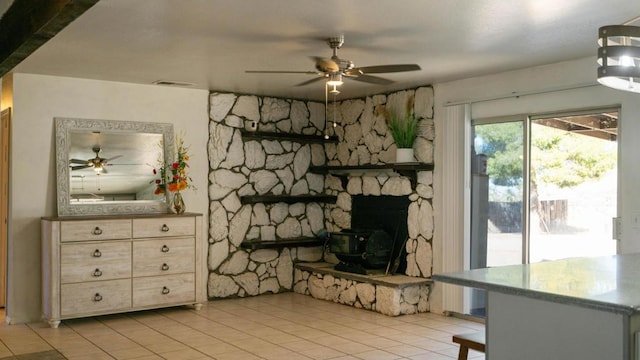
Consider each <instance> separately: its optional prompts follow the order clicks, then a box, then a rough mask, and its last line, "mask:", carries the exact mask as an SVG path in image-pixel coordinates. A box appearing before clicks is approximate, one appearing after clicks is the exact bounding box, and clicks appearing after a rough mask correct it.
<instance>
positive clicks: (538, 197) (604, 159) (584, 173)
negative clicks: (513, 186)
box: [529, 112, 618, 263]
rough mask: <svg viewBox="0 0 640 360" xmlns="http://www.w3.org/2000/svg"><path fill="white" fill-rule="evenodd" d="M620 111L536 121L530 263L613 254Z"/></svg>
mask: <svg viewBox="0 0 640 360" xmlns="http://www.w3.org/2000/svg"><path fill="white" fill-rule="evenodd" d="M617 119H618V114H617V112H607V113H599V114H589V115H577V116H563V117H550V118H543V119H535V120H532V121H531V166H530V172H531V180H530V181H531V186H530V188H531V190H530V199H531V200H530V203H531V222H530V229H529V249H530V253H529V261H530V262H532V263H534V262H539V261H546V260H557V259H562V258H568V257H576V256H599V255H614V254H615V253H616V245H617V244H616V242H615V241H613V240H612V221H611V219H612V218H613V217H615V216H616V214H617V193H618V191H617V183H618V180H617V152H618V143H617Z"/></svg>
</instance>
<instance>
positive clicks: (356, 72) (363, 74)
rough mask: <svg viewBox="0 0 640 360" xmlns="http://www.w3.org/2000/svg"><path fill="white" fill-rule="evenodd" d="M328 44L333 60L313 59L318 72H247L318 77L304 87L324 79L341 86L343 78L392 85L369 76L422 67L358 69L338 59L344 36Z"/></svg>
mask: <svg viewBox="0 0 640 360" xmlns="http://www.w3.org/2000/svg"><path fill="white" fill-rule="evenodd" d="M327 44H329V47H331V49H332V50H333V56H331V58H323V57H319V56H314V57H312V59H313V60H314V61H315V67H316V71H287V70H283V71H278V70H264V71H263V70H247V71H245V72H247V73H262V74H309V75H316V76H317V77H315V78H313V79H311V80H307V81H303V82H301V83H299V84H297V85H296V86H304V85H308V84H311V83H314V82H316V81H320V80H323V79H328V85H341V84H342V79H343V78H348V79H352V80H356V81H361V82H365V83H369V84H376V85H388V84H392V83H393V82H394V81H393V80H389V79H385V78H381V77H378V76H373V75H369V74H383V73H393V72H405V71H416V70H420V66H418V65H417V64H395V65H377V66H364V67H356V66H355V64H354V63H353V61H351V60H346V59H341V58H339V57H338V49H340V48H341V47H342V45H343V44H344V36H343V35H340V36H336V37H331V38H329V39H327Z"/></svg>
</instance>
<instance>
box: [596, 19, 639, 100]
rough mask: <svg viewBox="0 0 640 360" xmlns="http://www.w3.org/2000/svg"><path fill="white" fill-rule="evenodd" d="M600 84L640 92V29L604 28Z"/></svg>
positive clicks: (601, 29)
mask: <svg viewBox="0 0 640 360" xmlns="http://www.w3.org/2000/svg"><path fill="white" fill-rule="evenodd" d="M598 45H599V47H598V64H599V65H600V66H599V67H598V82H599V83H600V84H602V85H604V86H607V87H611V88H614V89H618V90H624V91H631V92H635V93H640V27H639V26H630V25H609V26H603V27H601V28H600V29H599V31H598Z"/></svg>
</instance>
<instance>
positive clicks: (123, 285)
mask: <svg viewBox="0 0 640 360" xmlns="http://www.w3.org/2000/svg"><path fill="white" fill-rule="evenodd" d="M130 307H131V280H130V279H121V280H108V281H92V282H88V283H78V284H63V285H61V286H60V315H61V316H63V317H65V316H70V315H83V314H84V315H91V314H94V313H95V314H97V313H102V312H106V311H114V310H128V309H129V308H130Z"/></svg>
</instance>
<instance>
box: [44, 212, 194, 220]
mask: <svg viewBox="0 0 640 360" xmlns="http://www.w3.org/2000/svg"><path fill="white" fill-rule="evenodd" d="M194 216H202V214H199V213H189V212H185V213H184V214H171V213H155V214H121V215H86V216H84V215H83V216H43V217H42V218H41V219H42V220H47V221H74V220H76V221H77V220H119V219H149V218H154V219H157V218H170V217H194Z"/></svg>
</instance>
